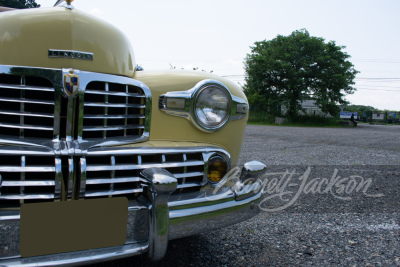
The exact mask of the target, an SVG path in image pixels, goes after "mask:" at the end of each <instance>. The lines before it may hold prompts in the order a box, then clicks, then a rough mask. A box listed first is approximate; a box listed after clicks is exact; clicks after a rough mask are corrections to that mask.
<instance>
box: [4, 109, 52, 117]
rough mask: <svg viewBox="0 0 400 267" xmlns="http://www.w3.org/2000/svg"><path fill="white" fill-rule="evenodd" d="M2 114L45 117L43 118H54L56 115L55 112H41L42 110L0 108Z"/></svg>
mask: <svg viewBox="0 0 400 267" xmlns="http://www.w3.org/2000/svg"><path fill="white" fill-rule="evenodd" d="M0 114H3V115H15V116H24V117H43V118H53V117H54V114H47V113H40V112H18V111H7V110H0Z"/></svg>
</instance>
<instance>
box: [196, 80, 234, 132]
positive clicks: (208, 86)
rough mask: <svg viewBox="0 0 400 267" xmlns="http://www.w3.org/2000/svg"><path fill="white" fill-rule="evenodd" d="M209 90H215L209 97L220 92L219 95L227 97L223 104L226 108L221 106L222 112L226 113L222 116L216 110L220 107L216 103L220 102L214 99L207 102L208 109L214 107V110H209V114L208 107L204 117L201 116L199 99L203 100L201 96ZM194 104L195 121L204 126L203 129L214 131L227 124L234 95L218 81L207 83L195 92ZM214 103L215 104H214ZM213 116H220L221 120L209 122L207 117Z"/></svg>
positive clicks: (201, 126)
mask: <svg viewBox="0 0 400 267" xmlns="http://www.w3.org/2000/svg"><path fill="white" fill-rule="evenodd" d="M209 90H214V91H215V92H213V93H211V94H209V98H212V97H213V96H216V95H217V94H218V93H219V94H220V96H219V97H223V98H225V102H226V103H224V104H222V105H225V107H224V108H221V111H222V113H225V114H223V115H222V116H221V114H218V113H217V112H216V109H217V108H218V107H216V105H215V104H218V103H216V102H215V101H214V103H213V102H211V101H210V102H207V103H206V104H208V106H209V107H207V109H212V110H213V111H211V112H209V114H208V115H207V114H205V112H204V110H205V109H206V108H204V109H203V113H204V117H203V118H202V117H201V116H199V113H200V112H198V110H199V107H198V104H199V101H201V98H202V97H203V95H204V94H207V91H209ZM192 99H193V106H192V117H193V119H194V121H195V123H196V124H197V126H198V127H200V128H202V130H206V131H209V132H213V131H217V130H219V129H220V128H222V127H224V126H225V124H226V123H227V122H228V120H229V117H230V115H231V114H230V113H231V112H230V109H231V103H232V96H231V94H230V92H229V90H228V89H227V88H226V87H225V86H222V85H220V84H216V83H207V84H205V85H204V86H202V87H200V88H199V89H198V90H197V91H196V92H195V94H194V96H193V98H192ZM213 104H214V106H213ZM210 115H211V116H215V117H218V119H219V121H217V122H216V123H215V122H214V123H213V122H210V123H208V124H207V119H209V118H210Z"/></svg>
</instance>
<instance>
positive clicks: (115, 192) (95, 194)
mask: <svg viewBox="0 0 400 267" xmlns="http://www.w3.org/2000/svg"><path fill="white" fill-rule="evenodd" d="M142 192H143V190H142V189H141V188H139V189H126V190H109V191H103V192H90V191H89V192H86V194H85V197H104V196H115V195H127V194H136V193H142Z"/></svg>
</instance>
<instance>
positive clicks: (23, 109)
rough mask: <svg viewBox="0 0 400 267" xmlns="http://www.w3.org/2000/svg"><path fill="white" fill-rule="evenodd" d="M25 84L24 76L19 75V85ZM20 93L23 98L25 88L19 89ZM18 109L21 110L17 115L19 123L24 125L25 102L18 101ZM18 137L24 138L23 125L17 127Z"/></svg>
mask: <svg viewBox="0 0 400 267" xmlns="http://www.w3.org/2000/svg"><path fill="white" fill-rule="evenodd" d="M25 84H26V80H25V76H24V75H22V76H21V86H25ZM20 93H21V94H20V96H21V99H25V90H21V92H20ZM19 110H20V111H21V116H20V117H19V123H20V124H21V125H24V124H25V122H24V121H25V119H24V115H23V114H24V112H25V102H21V103H20V109H19ZM19 137H21V138H24V128H23V127H22V128H20V129H19Z"/></svg>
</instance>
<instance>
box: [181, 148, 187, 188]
mask: <svg viewBox="0 0 400 267" xmlns="http://www.w3.org/2000/svg"><path fill="white" fill-rule="evenodd" d="M182 157H183V162H187V157H186V154H183V155H182ZM183 173H187V166H184V167H183ZM185 182H186V177H184V178H183V179H182V183H183V184H185Z"/></svg>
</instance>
